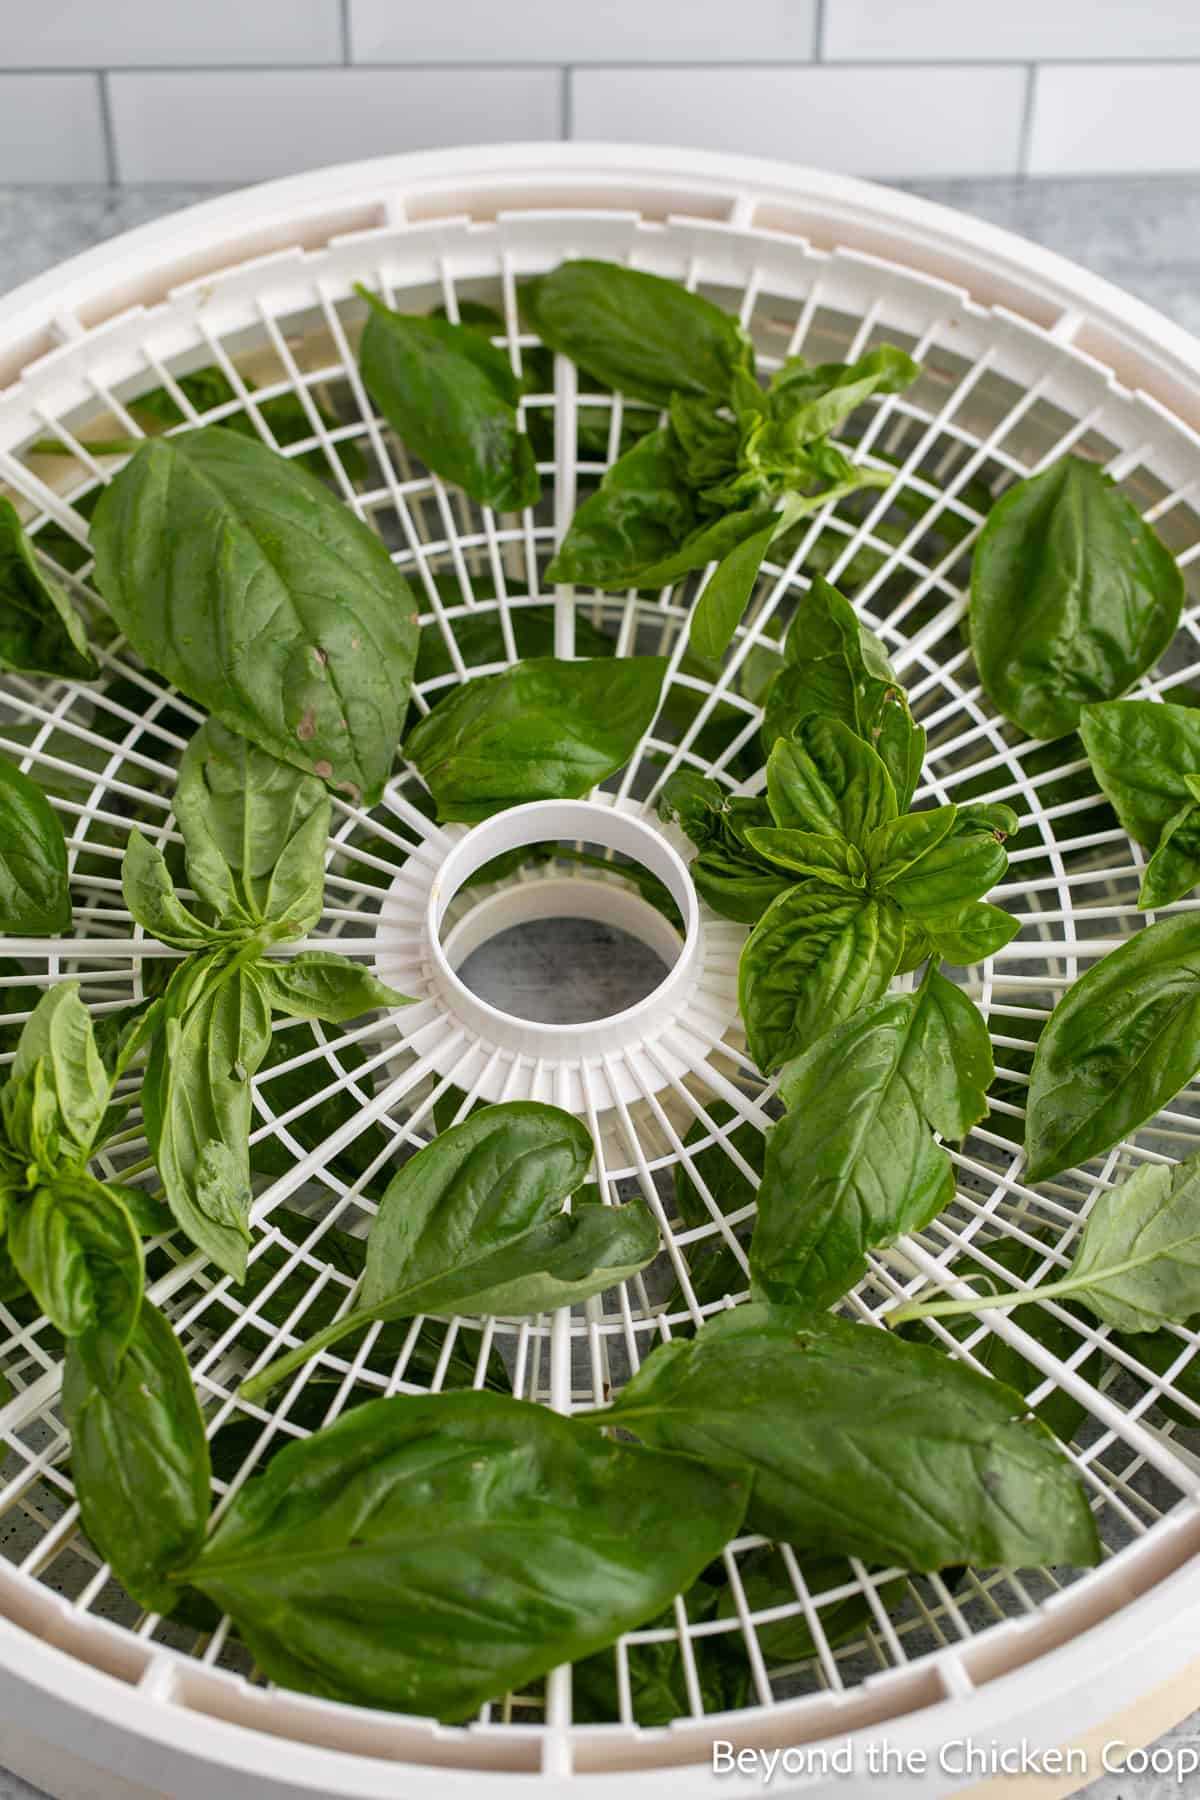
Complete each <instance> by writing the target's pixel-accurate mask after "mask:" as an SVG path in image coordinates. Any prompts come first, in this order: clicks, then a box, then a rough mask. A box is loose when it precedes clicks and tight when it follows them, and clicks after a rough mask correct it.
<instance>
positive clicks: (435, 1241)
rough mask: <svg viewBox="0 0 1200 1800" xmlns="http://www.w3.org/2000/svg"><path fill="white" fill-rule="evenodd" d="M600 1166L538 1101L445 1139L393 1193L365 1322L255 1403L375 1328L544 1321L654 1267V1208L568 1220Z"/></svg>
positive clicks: (412, 1164)
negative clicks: (491, 1318)
mask: <svg viewBox="0 0 1200 1800" xmlns="http://www.w3.org/2000/svg"><path fill="white" fill-rule="evenodd" d="M592 1155H593V1151H592V1140H591V1138H590V1136H589V1135H588V1132H587V1129H586V1127H584V1126H583V1125H581V1124H580V1123H579V1121H578V1120H577V1119H574V1118H572V1117H571V1115H570V1114H569V1113H564V1112H561V1111H560V1110H559V1109H558V1108H557V1107H553V1106H542V1105H540V1104H538V1103H535V1102H527V1101H515V1102H511V1103H508V1104H505V1105H500V1106H487V1107H483V1108H481V1109H480V1110H479V1111H478V1112H475V1113H472V1115H471V1116H470V1118H468V1119H466V1120H464V1121H463V1123H462V1124H461V1125H456V1126H452V1127H451V1129H450V1130H448V1131H444V1132H442V1133H441V1135H440V1136H439V1137H437V1138H436V1139H435V1140H434V1142H433V1143H432V1144H430V1145H428V1146H427V1147H426V1148H425V1149H424V1150H422V1151H420V1152H419V1153H418V1154H417V1155H416V1156H414V1157H413V1158H412V1159H411V1160H410V1161H409V1162H407V1163H405V1165H404V1167H403V1168H402V1169H401V1170H400V1171H399V1173H398V1174H397V1175H395V1176H394V1177H393V1179H392V1181H391V1182H390V1183H389V1186H388V1189H387V1192H386V1193H385V1194H384V1196H383V1200H382V1202H381V1203H380V1208H379V1213H378V1216H377V1218H376V1220H375V1224H374V1226H373V1227H372V1231H371V1236H370V1240H369V1242H368V1245H367V1260H366V1272H365V1275H364V1278H363V1286H362V1292H361V1294H360V1296H359V1299H358V1302H357V1305H356V1306H355V1308H354V1310H353V1312H352V1313H347V1314H346V1315H345V1317H343V1318H342V1319H339V1320H336V1321H334V1323H333V1324H331V1325H330V1326H328V1327H327V1328H326V1329H325V1330H324V1331H322V1332H320V1333H318V1334H317V1336H316V1337H314V1338H310V1339H309V1340H308V1341H307V1342H306V1343H305V1344H302V1345H301V1346H300V1348H299V1350H297V1351H293V1352H291V1353H290V1354H289V1355H287V1356H284V1357H282V1358H280V1359H279V1360H278V1361H276V1362H274V1363H272V1364H271V1365H270V1366H269V1367H268V1368H267V1369H265V1370H263V1371H262V1372H260V1373H259V1374H257V1375H254V1376H252V1377H251V1379H250V1380H249V1381H248V1382H246V1384H245V1385H244V1387H243V1390H242V1392H243V1394H244V1395H245V1396H247V1397H253V1396H255V1395H261V1394H263V1393H265V1392H267V1391H268V1389H269V1388H271V1387H273V1386H274V1385H275V1384H276V1383H277V1382H278V1381H280V1380H281V1379H282V1378H283V1377H284V1376H285V1375H287V1374H289V1373H290V1372H291V1370H292V1369H294V1368H297V1367H299V1366H300V1365H301V1364H302V1363H304V1362H306V1361H307V1360H308V1358H309V1357H310V1356H312V1355H314V1354H315V1353H316V1351H318V1350H320V1349H323V1348H325V1347H327V1346H328V1345H330V1344H333V1343H336V1342H337V1340H338V1339H339V1338H341V1337H344V1336H345V1335H346V1334H347V1333H348V1332H351V1331H356V1330H358V1329H359V1328H360V1327H361V1326H362V1325H363V1324H364V1323H366V1322H367V1321H369V1320H371V1319H399V1318H411V1317H413V1316H414V1315H416V1314H418V1313H451V1314H475V1313H483V1314H486V1313H490V1312H509V1313H517V1314H520V1313H534V1312H544V1311H547V1310H552V1309H553V1308H554V1307H556V1306H560V1305H568V1304H570V1303H571V1302H573V1301H575V1300H582V1299H585V1298H586V1297H587V1295H589V1294H594V1293H599V1292H600V1291H601V1290H602V1289H603V1288H606V1287H613V1286H615V1285H616V1284H617V1283H618V1282H619V1281H622V1280H624V1279H625V1277H626V1276H627V1275H631V1274H633V1273H634V1271H635V1270H636V1269H640V1268H644V1267H645V1265H646V1263H648V1262H649V1261H651V1259H652V1258H653V1257H654V1255H655V1254H656V1252H657V1250H658V1228H657V1226H656V1225H655V1223H654V1219H653V1216H652V1214H651V1213H650V1211H649V1209H648V1208H647V1207H646V1206H645V1205H644V1203H643V1202H641V1201H638V1200H634V1201H630V1202H629V1203H628V1204H627V1205H625V1206H621V1207H607V1206H602V1205H596V1204H589V1203H587V1202H580V1201H578V1200H577V1202H576V1205H575V1206H574V1208H573V1209H572V1211H571V1212H570V1213H569V1214H568V1213H564V1212H563V1211H562V1204H563V1201H564V1200H565V1199H566V1198H567V1196H568V1195H570V1194H572V1193H574V1192H575V1190H576V1189H577V1188H579V1186H580V1184H581V1183H582V1182H583V1180H584V1177H585V1176H586V1174H587V1171H588V1168H589V1166H590V1164H591V1160H592Z"/></svg>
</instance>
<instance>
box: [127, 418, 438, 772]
mask: <svg viewBox="0 0 1200 1800" xmlns="http://www.w3.org/2000/svg"><path fill="white" fill-rule="evenodd" d="M92 545H93V548H94V550H95V553H96V580H97V583H98V585H99V587H100V591H101V593H102V594H103V595H104V598H105V599H106V600H107V601H108V604H109V606H110V608H111V609H112V612H113V615H114V617H115V618H116V620H117V623H118V624H119V626H120V627H121V629H122V631H123V632H124V633H125V634H126V636H127V637H128V638H129V641H130V643H131V644H132V645H133V648H134V649H135V650H136V651H137V653H138V654H139V656H141V657H142V658H143V659H144V660H145V662H147V663H148V664H149V665H150V667H151V668H153V669H157V670H158V672H159V673H160V674H161V675H165V676H166V677H167V679H168V680H169V681H172V682H174V683H175V685H176V686H177V687H178V688H179V689H180V690H181V691H182V692H183V693H184V694H186V695H187V697H188V698H189V699H190V700H195V701H197V702H198V703H199V704H200V705H201V706H205V707H207V708H208V710H209V711H210V712H212V713H213V714H214V715H215V716H216V717H217V718H218V719H219V720H220V721H221V723H222V724H223V725H226V726H228V728H229V729H230V730H231V731H236V732H241V733H243V734H244V735H245V736H247V737H249V738H251V739H253V741H254V742H255V743H257V744H259V745H261V746H262V748H263V749H265V750H269V751H270V752H271V753H272V755H274V756H278V757H281V758H282V759H283V760H284V761H285V762H290V763H294V764H295V765H296V766H297V767H298V768H301V769H304V770H305V771H307V772H309V773H311V774H314V775H317V776H319V777H320V778H321V780H323V781H327V782H329V783H330V784H331V785H333V786H335V787H337V788H338V789H339V790H340V791H341V792H344V793H347V794H349V796H350V797H351V799H352V800H354V801H356V802H357V801H359V800H363V801H365V802H366V803H367V804H368V805H371V804H373V803H374V802H375V801H376V800H378V798H379V795H380V793H381V791H382V789H383V784H384V782H385V781H386V780H387V778H388V776H389V774H390V773H391V767H392V754H393V751H394V749H395V746H396V742H397V739H398V738H399V736H400V728H401V724H402V721H403V717H404V710H405V707H406V705H407V701H408V691H409V681H410V676H411V673H412V665H413V658H414V656H415V654H416V646H417V607H416V603H415V601H414V599H413V595H412V593H411V590H410V589H409V587H408V584H407V583H406V582H405V580H404V579H403V577H402V576H401V575H400V574H399V573H398V572H397V570H396V569H395V568H394V566H393V564H392V561H391V558H390V557H389V556H388V553H387V551H386V549H385V548H384V546H383V544H382V543H381V541H380V540H379V538H377V537H376V536H375V534H374V532H372V531H371V530H370V529H369V528H368V527H367V526H365V525H364V524H362V522H361V521H360V520H359V519H357V518H355V517H354V515H353V513H351V512H350V511H349V509H348V508H347V507H345V506H343V505H342V504H341V503H340V501H338V500H336V499H335V498H334V497H333V495H332V494H331V493H330V492H329V491H328V489H327V488H326V487H324V486H323V484H322V483H321V482H319V481H317V480H316V479H315V478H314V477H313V476H310V475H306V474H305V473H304V471H303V470H301V469H297V468H294V467H292V466H290V465H289V464H288V463H287V462H286V461H285V460H284V459H283V458H282V457H281V456H277V455H276V454H275V453H274V452H273V451H271V450H267V449H265V448H264V447H263V446H262V445H261V444H257V443H252V442H250V441H249V440H248V439H245V438H241V437H239V436H237V435H236V434H235V433H233V432H229V431H222V430H219V429H216V428H206V429H204V430H201V431H191V432H187V433H185V434H183V435H182V436H179V437H173V438H169V439H156V440H153V441H152V442H150V443H147V444H145V445H143V447H142V448H141V449H140V450H139V451H138V453H137V455H136V456H134V457H133V458H132V459H131V460H130V462H128V463H127V464H126V465H125V467H124V468H123V469H122V470H121V472H120V474H118V475H117V476H116V478H115V479H114V481H113V482H112V484H111V486H110V487H109V488H108V489H107V490H106V491H105V494H104V496H103V498H102V499H101V501H100V504H99V506H98V507H97V508H96V513H95V517H94V519H93V521H92ZM177 596H183V598H181V599H177Z"/></svg>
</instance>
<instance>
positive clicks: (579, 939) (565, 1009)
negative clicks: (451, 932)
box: [458, 918, 668, 1025]
mask: <svg viewBox="0 0 1200 1800" xmlns="http://www.w3.org/2000/svg"><path fill="white" fill-rule="evenodd" d="M667 969H668V965H667V963H665V962H664V961H663V959H662V957H661V956H659V954H658V953H657V951H655V950H652V949H651V948H650V946H649V945H648V944H644V943H642V941H641V940H640V939H639V938H637V937H635V936H634V934H633V933H632V932H631V931H624V930H622V929H621V927H620V926H619V925H609V924H604V923H602V922H601V921H600V920H598V919H571V918H558V919H533V920H530V921H529V922H528V923H527V924H524V925H511V926H509V928H508V930H507V931H500V932H497V934H496V936H495V937H493V938H490V939H489V940H488V942H487V943H486V944H481V945H480V946H479V948H478V949H477V950H473V951H472V952H471V954H470V955H469V956H468V957H467V958H466V960H465V961H464V962H463V963H461V964H460V965H459V969H458V977H459V980H460V981H462V982H464V983H465V984H466V986H467V987H469V988H470V990H471V992H472V993H473V994H478V996H479V998H480V999H481V1000H486V1001H487V1002H488V1004H489V1006H495V1007H498V1008H499V1009H500V1011H501V1012H506V1013H512V1014H514V1015H515V1016H516V1017H518V1018H521V1019H530V1020H532V1021H534V1022H535V1023H536V1024H540V1025H586V1024H589V1023H590V1022H591V1021H592V1020H593V1019H607V1018H609V1017H610V1016H611V1014H613V1013H619V1012H624V1011H625V1009H626V1008H627V1007H630V1006H636V1005H637V1003H638V1001H639V1000H644V999H645V998H646V996H647V994H652V993H653V992H654V990H655V988H656V987H657V986H658V985H659V983H660V982H661V981H662V979H663V977H664V975H666V973H667Z"/></svg>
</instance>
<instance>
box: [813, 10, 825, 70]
mask: <svg viewBox="0 0 1200 1800" xmlns="http://www.w3.org/2000/svg"><path fill="white" fill-rule="evenodd" d="M824 60H825V0H816V4H815V6H814V8H813V61H814V62H815V63H819V62H824Z"/></svg>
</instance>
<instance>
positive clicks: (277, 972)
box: [255, 950, 412, 1025]
mask: <svg viewBox="0 0 1200 1800" xmlns="http://www.w3.org/2000/svg"><path fill="white" fill-rule="evenodd" d="M255 974H256V975H257V977H258V980H259V983H260V985H261V987H262V990H263V992H264V993H265V995H266V997H267V1000H268V1002H269V1004H270V1006H271V1008H272V1010H273V1011H274V1012H281V1013H287V1014H288V1015H289V1016H290V1017H291V1018H294V1019H324V1020H326V1022H327V1023H329V1024H331V1025H342V1024H344V1023H345V1022H346V1021H347V1020H348V1019H357V1018H359V1017H360V1016H361V1015H362V1014H363V1013H365V1012H371V1011H373V1010H374V1008H375V1007H377V1006H389V1007H390V1006H411V1005H412V1001H411V1000H410V999H409V997H408V995H407V994H399V993H397V992H396V989H395V988H390V987H387V986H385V984H384V983H383V982H382V981H380V980H379V979H378V978H377V977H376V976H374V975H372V973H371V971H370V970H369V969H364V968H363V966H362V964H361V963H356V962H352V961H351V960H350V958H349V957H348V956H338V955H336V954H335V953H334V952H333V951H331V950H305V951H303V952H302V953H301V954H300V955H299V956H294V957H292V958H291V959H290V960H289V961H288V962H260V963H258V964H256V966H255Z"/></svg>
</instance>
